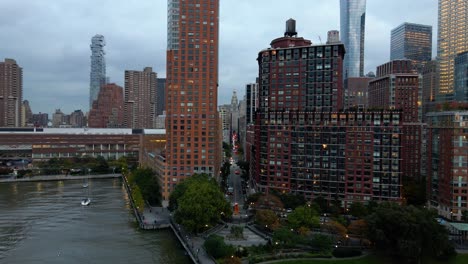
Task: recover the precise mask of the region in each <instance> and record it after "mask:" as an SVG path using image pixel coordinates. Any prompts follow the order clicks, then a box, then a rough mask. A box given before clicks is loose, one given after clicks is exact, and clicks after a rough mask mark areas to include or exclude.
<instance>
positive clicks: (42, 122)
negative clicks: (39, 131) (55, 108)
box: [32, 113, 49, 127]
mask: <svg viewBox="0 0 468 264" xmlns="http://www.w3.org/2000/svg"><path fill="white" fill-rule="evenodd" d="M32 122H33V124H34V126H35V127H47V126H48V124H49V114H47V113H39V114H33V115H32Z"/></svg>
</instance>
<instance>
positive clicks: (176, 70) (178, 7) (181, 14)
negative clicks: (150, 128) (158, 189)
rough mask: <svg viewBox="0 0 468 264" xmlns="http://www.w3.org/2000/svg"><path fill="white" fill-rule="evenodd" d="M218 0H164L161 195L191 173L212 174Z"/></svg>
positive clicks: (216, 160)
mask: <svg viewBox="0 0 468 264" xmlns="http://www.w3.org/2000/svg"><path fill="white" fill-rule="evenodd" d="M218 26H219V0H197V1H180V0H168V38H167V64H166V65H167V71H166V72H167V77H166V133H167V145H166V169H167V171H166V176H165V177H164V181H165V183H166V184H164V185H163V186H164V188H163V196H165V194H167V193H168V192H170V191H171V190H173V188H174V186H175V185H176V184H177V183H179V182H180V181H182V180H183V179H185V178H187V177H190V176H191V175H193V174H194V173H206V174H208V175H211V176H214V177H217V175H218V174H219V167H220V162H221V156H222V155H221V135H220V132H219V114H218V110H217V107H218V43H219V41H218V40H219V28H218Z"/></svg>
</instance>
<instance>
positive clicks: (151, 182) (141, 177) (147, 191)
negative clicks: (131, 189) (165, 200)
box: [128, 168, 161, 206]
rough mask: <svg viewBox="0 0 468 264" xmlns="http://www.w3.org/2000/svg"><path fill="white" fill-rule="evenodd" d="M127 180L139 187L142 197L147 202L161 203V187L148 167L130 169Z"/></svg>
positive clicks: (158, 204)
mask: <svg viewBox="0 0 468 264" xmlns="http://www.w3.org/2000/svg"><path fill="white" fill-rule="evenodd" d="M128 181H129V183H130V184H136V185H138V186H139V187H140V190H141V194H142V196H143V199H145V200H146V201H147V202H148V203H149V204H151V205H156V206H160V205H161V187H160V184H159V182H158V180H157V179H156V177H155V175H154V172H153V171H152V170H151V169H150V168H138V169H136V170H134V171H132V172H131V173H130V175H129V177H128Z"/></svg>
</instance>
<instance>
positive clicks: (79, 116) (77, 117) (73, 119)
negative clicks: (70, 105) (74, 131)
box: [70, 110, 86, 127]
mask: <svg viewBox="0 0 468 264" xmlns="http://www.w3.org/2000/svg"><path fill="white" fill-rule="evenodd" d="M70 125H71V127H84V126H86V117H85V116H84V114H83V111H81V110H75V111H73V112H72V113H71V114H70Z"/></svg>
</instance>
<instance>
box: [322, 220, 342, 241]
mask: <svg viewBox="0 0 468 264" xmlns="http://www.w3.org/2000/svg"><path fill="white" fill-rule="evenodd" d="M324 227H325V228H326V229H327V230H328V231H329V232H330V233H333V234H336V235H338V236H340V237H341V238H345V237H346V233H347V230H346V227H345V226H344V225H342V224H340V223H338V222H336V221H329V222H326V223H325V224H324Z"/></svg>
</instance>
